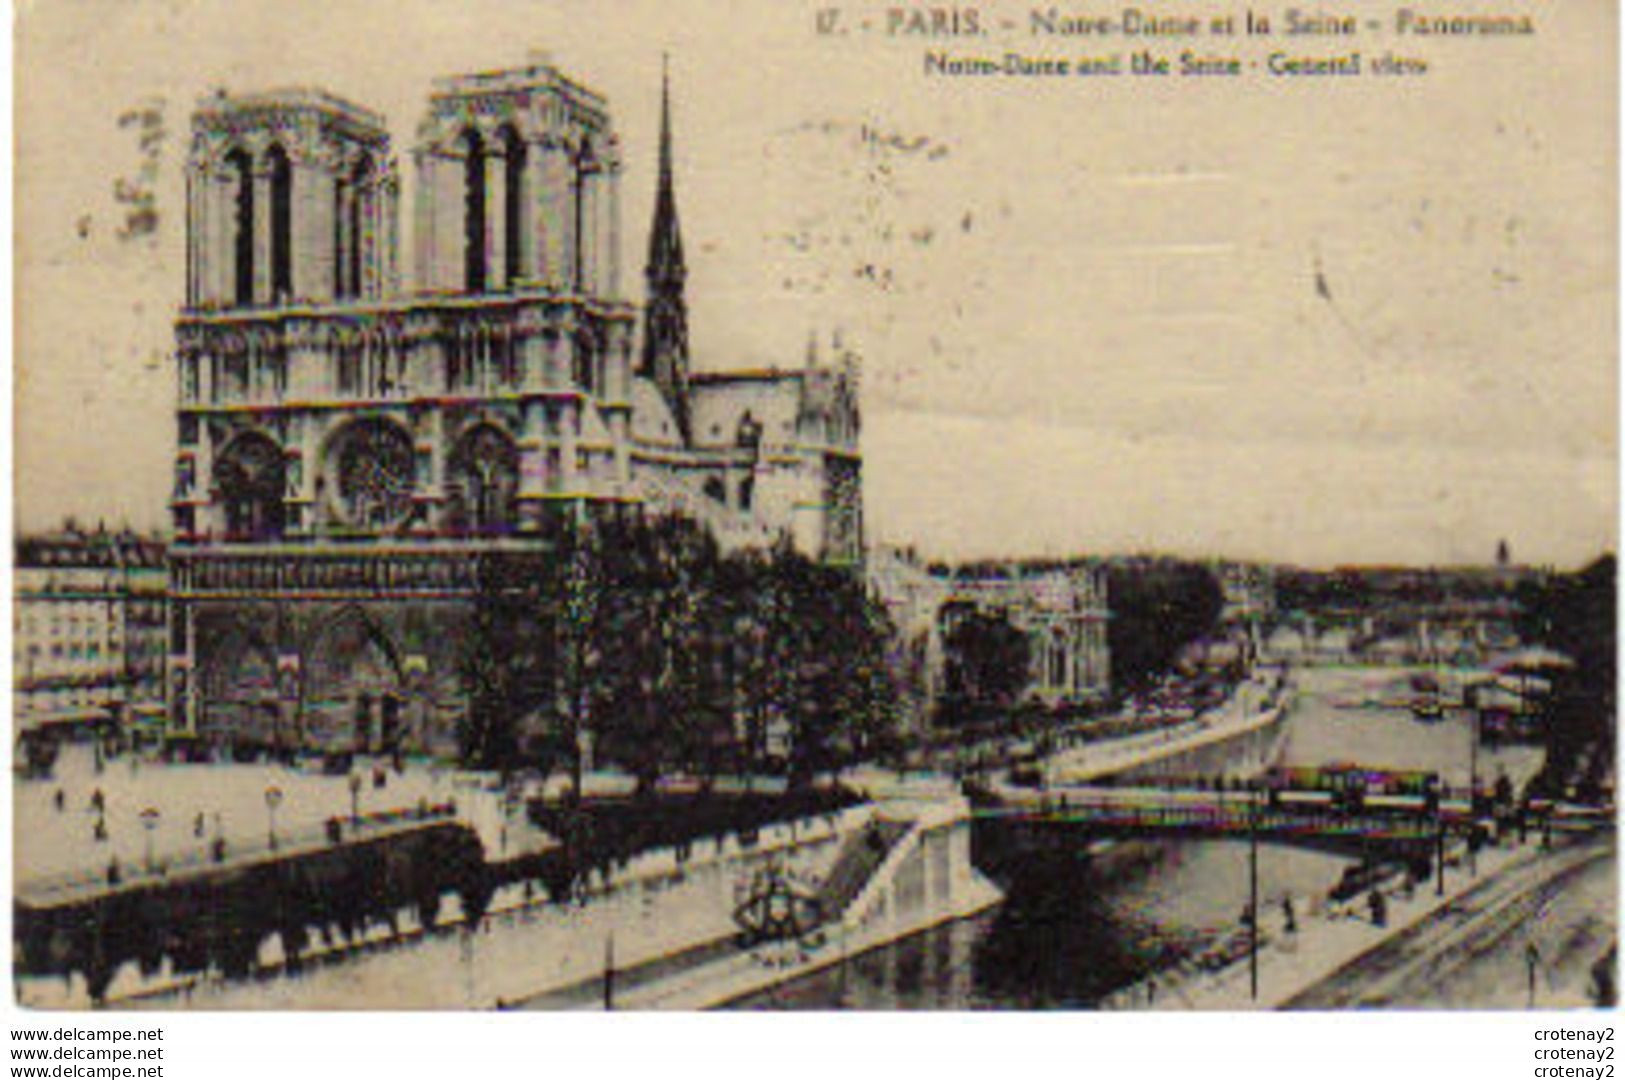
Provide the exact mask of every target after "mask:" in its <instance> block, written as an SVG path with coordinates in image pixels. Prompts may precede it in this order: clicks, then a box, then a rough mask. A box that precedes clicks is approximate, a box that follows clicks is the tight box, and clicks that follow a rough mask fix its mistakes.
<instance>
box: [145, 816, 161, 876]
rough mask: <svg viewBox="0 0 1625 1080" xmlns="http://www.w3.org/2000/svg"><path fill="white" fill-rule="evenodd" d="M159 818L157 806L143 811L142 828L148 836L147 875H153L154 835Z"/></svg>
mask: <svg viewBox="0 0 1625 1080" xmlns="http://www.w3.org/2000/svg"><path fill="white" fill-rule="evenodd" d="M158 817H159V814H158V808H157V807H156V806H149V807H147V808H146V809H145V810H143V811H141V827H142V828H144V829H145V830H146V834H147V841H146V847H147V851H146V855H147V863H146V865H147V873H149V874H150V873H152V833H153V830H154V829H156V828H157V827H158Z"/></svg>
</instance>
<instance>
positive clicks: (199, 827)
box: [192, 810, 203, 839]
mask: <svg viewBox="0 0 1625 1080" xmlns="http://www.w3.org/2000/svg"><path fill="white" fill-rule="evenodd" d="M192 835H193V836H196V837H198V838H200V839H201V838H202V836H203V811H201V810H199V811H198V812H197V817H195V818H193V819H192Z"/></svg>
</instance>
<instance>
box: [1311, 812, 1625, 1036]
mask: <svg viewBox="0 0 1625 1080" xmlns="http://www.w3.org/2000/svg"><path fill="white" fill-rule="evenodd" d="M1616 873H1617V870H1616V845H1615V837H1614V834H1613V832H1612V831H1609V832H1607V833H1604V834H1600V835H1597V836H1592V837H1587V838H1584V839H1581V840H1578V841H1574V842H1572V843H1571V844H1570V845H1569V846H1566V847H1562V848H1560V849H1558V850H1555V851H1554V852H1552V853H1551V854H1550V855H1548V856H1546V857H1543V858H1541V859H1538V860H1535V861H1534V862H1532V863H1528V864H1524V865H1521V866H1514V867H1511V868H1509V869H1508V870H1507V871H1505V872H1504V873H1502V874H1500V875H1498V876H1496V877H1494V878H1491V879H1489V880H1487V881H1485V882H1484V883H1483V884H1482V885H1480V886H1478V887H1477V888H1475V889H1473V890H1471V891H1470V892H1468V893H1466V894H1464V895H1462V896H1461V897H1460V898H1458V899H1457V900H1455V901H1454V902H1452V903H1450V904H1448V905H1446V906H1445V907H1444V908H1442V909H1441V910H1440V911H1439V912H1437V913H1436V914H1434V915H1432V916H1430V917H1429V918H1427V919H1426V920H1424V921H1423V922H1422V923H1420V924H1418V925H1417V926H1414V927H1412V928H1411V929H1409V930H1407V931H1405V932H1404V933H1401V934H1398V935H1396V936H1395V937H1393V938H1391V939H1389V940H1388V941H1386V942H1384V943H1383V944H1382V945H1380V946H1377V947H1376V948H1374V949H1372V950H1371V951H1369V952H1367V953H1365V954H1364V955H1362V956H1361V957H1360V958H1359V959H1357V960H1355V961H1353V962H1352V963H1349V964H1347V965H1345V966H1344V967H1342V968H1341V969H1339V970H1338V971H1336V972H1335V973H1333V974H1332V975H1331V976H1330V977H1328V978H1327V979H1326V980H1324V981H1323V982H1321V983H1319V984H1318V985H1316V986H1315V987H1313V988H1311V989H1310V990H1308V991H1305V992H1304V993H1302V994H1299V995H1297V996H1296V997H1294V998H1292V999H1291V1000H1289V1001H1288V1002H1286V1004H1285V1005H1284V1007H1285V1008H1289V1009H1341V1008H1382V1007H1389V1008H1430V1009H1437V1008H1457V1009H1460V1008H1473V1009H1495V1008H1504V1009H1524V1008H1528V1007H1530V1006H1531V1004H1533V1006H1534V1007H1536V1008H1540V1007H1543V1006H1544V1007H1565V1006H1567V1007H1574V1006H1584V1005H1586V1004H1588V998H1587V989H1588V981H1589V977H1590V968H1591V965H1592V963H1594V962H1595V961H1596V960H1597V958H1598V957H1600V956H1601V955H1602V954H1603V953H1604V952H1606V951H1607V949H1608V948H1609V945H1610V944H1611V943H1612V941H1613V940H1614V937H1615V935H1616V934H1617V933H1618V926H1617V918H1616V914H1615V913H1616V910H1617V902H1618V901H1617V891H1616ZM1531 944H1532V945H1534V946H1535V952H1534V953H1533V954H1531V953H1530V951H1529V949H1528V946H1529V945H1531ZM1531 961H1532V962H1533V967H1534V979H1533V981H1534V986H1533V989H1532V990H1531V987H1530V981H1531V980H1530V967H1531Z"/></svg>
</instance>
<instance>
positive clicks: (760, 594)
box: [461, 517, 897, 787]
mask: <svg viewBox="0 0 1625 1080" xmlns="http://www.w3.org/2000/svg"><path fill="white" fill-rule="evenodd" d="M888 635H889V629H888V627H887V625H886V620H885V615H884V612H883V610H882V609H880V608H879V607H878V605H876V604H874V603H873V602H872V601H871V600H870V599H869V597H868V596H867V594H866V592H865V590H864V586H863V582H862V580H861V578H859V577H858V576H856V575H854V574H852V573H850V572H848V571H845V570H841V569H838V568H834V567H829V566H825V565H822V564H819V563H815V562H813V561H811V560H809V559H806V558H805V557H803V556H801V555H799V554H797V553H795V552H794V551H792V550H791V549H790V548H789V547H788V545H782V546H780V547H779V548H776V549H774V550H773V551H771V552H757V551H747V552H739V553H733V554H727V555H724V554H723V553H722V552H721V551H720V550H719V548H718V547H717V544H716V542H715V541H714V539H713V538H712V537H711V536H710V534H709V533H707V532H706V531H705V530H704V529H702V528H700V527H699V526H697V525H695V524H694V523H692V522H691V521H688V520H687V519H684V518H680V517H663V518H658V519H652V520H643V519H637V518H626V519H606V520H602V521H599V522H596V523H594V524H593V525H592V526H590V527H584V528H581V529H578V530H574V531H570V532H567V533H566V534H565V535H564V536H563V537H562V538H561V540H560V542H559V545H558V546H557V548H556V549H555V550H554V551H551V552H548V553H545V554H543V553H538V554H522V553H502V554H494V555H492V556H490V557H488V558H487V559H486V560H485V562H484V563H483V564H482V566H481V570H480V587H479V594H478V597H477V600H476V603H475V610H474V615H473V619H472V623H471V626H470V631H469V633H467V634H466V635H465V638H464V649H463V658H462V676H463V681H464V685H465V687H466V689H467V691H468V697H469V709H468V713H467V716H466V718H465V722H464V725H463V727H462V730H461V755H462V758H463V760H464V762H465V763H466V764H468V765H470V766H471V767H477V768H491V769H512V768H516V767H520V766H532V767H538V768H541V769H542V770H543V771H551V770H552V769H553V768H557V767H559V766H560V765H567V766H570V767H572V768H574V769H576V770H577V771H578V772H579V768H580V765H581V759H582V754H581V750H582V747H583V746H584V744H586V743H587V742H588V741H590V742H591V745H592V753H593V757H594V758H596V759H597V760H599V761H608V762H612V763H614V764H616V765H618V766H620V767H621V768H623V769H625V770H626V771H628V772H630V773H631V774H633V775H634V776H636V777H637V778H638V780H639V782H640V784H642V785H643V786H645V787H647V786H649V785H651V784H653V782H654V781H655V780H657V779H658V778H659V777H661V776H662V775H665V774H668V773H670V772H672V771H675V770H682V771H688V772H694V773H697V774H700V775H702V776H714V775H716V774H718V773H720V772H724V771H731V770H756V769H760V768H762V767H764V766H766V765H767V764H769V761H768V759H769V757H770V756H776V755H775V754H774V753H773V752H774V751H775V750H782V753H783V757H784V761H783V765H784V766H785V767H787V768H788V770H789V773H790V776H791V779H792V781H795V782H800V781H806V780H808V779H810V778H811V777H812V776H813V775H814V774H815V773H817V772H819V771H824V770H827V769H831V768H834V767H838V766H839V765H840V764H842V763H844V762H846V761H848V760H851V759H852V758H854V757H859V756H863V755H865V754H867V753H868V752H869V751H870V750H871V749H872V748H873V746H874V745H876V744H877V743H878V742H879V741H880V740H883V739H884V738H885V737H887V736H888V735H889V733H890V732H891V731H892V730H893V728H894V727H895V723H896V709H897V698H896V694H895V690H894V687H893V685H892V682H891V678H890V674H889V670H888V667H887V664H886V662H885V658H886V653H885V650H886V643H887V640H888ZM780 742H782V743H783V744H784V745H783V746H782V747H780V746H778V745H777V744H778V743H780ZM577 780H578V783H579V775H578V776H577Z"/></svg>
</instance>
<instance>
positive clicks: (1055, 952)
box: [734, 669, 1540, 1009]
mask: <svg viewBox="0 0 1625 1080" xmlns="http://www.w3.org/2000/svg"><path fill="white" fill-rule="evenodd" d="M1296 678H1297V682H1298V685H1299V695H1298V698H1297V702H1296V704H1295V706H1294V709H1293V714H1292V720H1291V728H1290V734H1289V736H1288V741H1287V744H1286V748H1285V751H1284V755H1285V757H1284V760H1285V762H1286V763H1287V764H1292V765H1326V764H1332V763H1335V762H1351V761H1357V762H1360V763H1363V764H1366V765H1371V766H1386V767H1392V768H1402V769H1431V770H1436V771H1438V772H1439V773H1440V774H1441V775H1442V776H1443V778H1444V781H1445V783H1447V784H1452V785H1456V784H1463V783H1465V782H1466V780H1467V777H1468V775H1469V770H1470V768H1471V766H1470V749H1471V737H1472V725H1471V721H1470V720H1469V719H1468V718H1467V716H1466V715H1465V714H1460V713H1452V714H1451V715H1449V716H1448V717H1447V718H1446V719H1444V720H1442V721H1439V722H1437V723H1432V724H1421V723H1418V722H1417V721H1416V720H1414V719H1413V718H1412V717H1411V715H1410V713H1409V712H1407V711H1404V710H1400V709H1394V708H1384V707H1380V706H1372V705H1370V704H1366V703H1367V702H1372V701H1382V700H1393V699H1394V698H1397V697H1400V696H1402V694H1403V690H1404V679H1403V676H1402V675H1396V674H1395V673H1394V672H1393V671H1392V669H1390V670H1389V671H1386V672H1384V671H1362V670H1346V669H1342V670H1331V669H1326V670H1310V671H1304V672H1300V673H1299V674H1298V675H1297V677H1296ZM1539 760H1540V755H1539V752H1538V751H1536V750H1532V749H1529V748H1522V747H1515V748H1508V749H1505V750H1502V751H1492V750H1489V749H1487V748H1486V749H1482V750H1481V751H1480V754H1479V761H1478V768H1479V771H1480V775H1481V776H1483V777H1485V778H1486V779H1487V780H1493V779H1495V777H1496V776H1497V775H1499V773H1501V772H1503V771H1504V772H1506V773H1507V774H1508V775H1509V776H1510V777H1511V778H1512V779H1513V780H1515V781H1521V780H1522V779H1524V778H1526V777H1527V776H1528V775H1530V774H1532V773H1533V771H1534V770H1535V768H1536V767H1538V764H1539ZM1348 864H1349V860H1347V859H1343V858H1340V857H1337V856H1333V855H1327V854H1322V853H1318V852H1311V851H1304V850H1299V849H1295V848H1289V847H1277V846H1271V845H1264V846H1263V847H1261V848H1260V852H1259V882H1260V896H1261V903H1260V910H1261V912H1262V913H1263V924H1264V926H1265V927H1266V928H1268V926H1269V924H1270V922H1271V920H1272V918H1273V919H1274V920H1275V921H1280V920H1281V918H1282V915H1281V911H1282V907H1281V903H1282V899H1283V897H1285V896H1286V895H1288V894H1291V895H1292V896H1294V897H1296V898H1298V902H1299V903H1303V902H1304V898H1310V897H1315V896H1323V895H1324V894H1325V893H1326V891H1327V890H1329V889H1330V888H1331V887H1332V886H1333V885H1334V884H1335V883H1336V882H1337V880H1338V878H1339V877H1340V876H1341V874H1342V872H1343V869H1344V867H1345V866H1347V865H1348ZM1007 885H1008V893H1007V897H1006V899H1005V901H1004V903H1002V904H1000V905H999V906H998V907H997V908H994V909H993V910H991V911H988V912H986V913H984V914H982V915H980V916H977V917H975V918H971V919H963V920H960V921H958V922H955V923H951V924H948V925H946V926H942V927H939V928H937V929H935V930H931V931H928V932H926V933H923V934H919V935H916V936H915V937H912V938H909V939H908V940H906V941H902V942H899V943H897V944H894V945H891V946H887V947H885V948H881V949H876V950H873V951H871V952H868V953H865V954H863V955H861V956H857V957H853V958H851V959H849V960H848V961H847V962H846V963H844V964H840V965H836V966H834V967H831V968H828V969H825V970H824V971H822V972H820V973H818V974H815V975H810V976H808V977H806V978H803V979H799V980H796V981H794V982H790V983H786V984H784V985H781V986H778V987H775V988H773V989H772V990H769V991H765V992H763V993H760V994H755V995H752V996H750V997H748V998H744V999H742V1000H740V1001H738V1002H736V1003H735V1004H734V1007H735V1008H749V1009H977V1008H1013V1009H1033V1008H1090V1007H1093V1006H1095V1005H1097V1004H1098V1003H1099V1002H1100V1001H1101V1000H1102V999H1103V998H1105V997H1106V996H1107V995H1109V994H1111V993H1112V992H1113V991H1115V990H1118V989H1120V988H1122V987H1125V986H1127V985H1129V984H1131V983H1135V982H1139V981H1141V980H1142V979H1144V978H1145V977H1147V976H1149V975H1152V974H1154V973H1155V972H1157V971H1158V970H1160V969H1161V968H1163V967H1166V966H1168V965H1170V964H1172V963H1173V962H1175V961H1176V960H1177V959H1178V958H1179V957H1180V956H1182V955H1188V954H1189V953H1191V952H1193V951H1200V950H1201V949H1202V947H1203V944H1204V943H1205V942H1211V941H1213V940H1214V939H1215V938H1216V937H1218V936H1222V935H1225V934H1229V933H1233V932H1235V931H1236V930H1237V929H1238V928H1239V926H1240V918H1241V914H1242V911H1243V909H1244V907H1245V905H1246V902H1247V890H1248V872H1247V845H1246V843H1245V842H1238V841H1161V842H1137V843H1133V844H1125V845H1121V846H1119V847H1117V848H1114V849H1112V850H1110V851H1107V852H1105V853H1104V854H1102V855H1100V856H1098V857H1095V858H1092V859H1080V860H1078V861H1075V862H1073V863H1070V864H1069V865H1067V866H1066V867H1065V868H1064V869H1059V870H1058V869H1057V868H1053V867H1052V868H1049V869H1047V870H1046V869H1035V871H1034V872H1032V873H1028V874H1022V875H1018V877H1017V879H1016V880H1014V881H1012V882H1009V883H1007Z"/></svg>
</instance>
